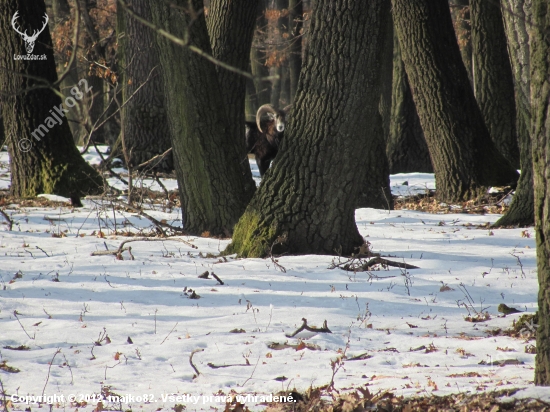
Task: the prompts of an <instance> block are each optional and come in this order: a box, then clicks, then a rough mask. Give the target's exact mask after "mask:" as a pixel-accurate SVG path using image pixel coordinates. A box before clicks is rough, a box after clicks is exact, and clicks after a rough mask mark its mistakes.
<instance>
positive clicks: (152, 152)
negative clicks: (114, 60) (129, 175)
mask: <svg viewBox="0 0 550 412" xmlns="http://www.w3.org/2000/svg"><path fill="white" fill-rule="evenodd" d="M132 8H133V10H134V11H135V12H136V13H138V14H139V15H140V16H142V17H143V18H145V19H147V20H150V19H151V10H150V8H149V2H148V1H147V0H134V1H133V2H132ZM117 32H118V38H119V40H118V61H119V65H120V67H121V78H120V79H119V83H121V84H122V102H121V103H124V107H123V108H122V116H121V118H122V122H123V127H124V140H125V142H124V143H125V147H126V150H127V153H126V155H127V156H128V159H129V162H130V163H131V165H132V166H134V167H135V166H138V165H139V164H141V163H143V162H146V161H148V160H149V159H151V158H153V157H154V156H156V155H159V154H162V153H164V152H165V151H166V150H168V149H169V148H170V146H171V141H170V129H169V127H168V121H167V118H166V116H167V114H166V107H165V103H164V85H163V80H162V71H161V68H160V61H159V58H158V55H157V50H156V47H155V38H154V35H155V33H154V32H153V30H151V29H150V28H148V27H143V25H142V24H140V23H139V22H138V21H136V20H135V19H133V18H132V17H131V16H129V15H128V14H127V13H125V12H124V9H122V8H119V10H117ZM151 166H154V169H155V170H159V171H167V172H169V171H171V170H173V169H174V163H173V160H172V154H171V153H169V154H167V155H166V156H164V157H163V158H162V159H161V160H159V161H158V162H156V163H154V164H153V165H151Z"/></svg>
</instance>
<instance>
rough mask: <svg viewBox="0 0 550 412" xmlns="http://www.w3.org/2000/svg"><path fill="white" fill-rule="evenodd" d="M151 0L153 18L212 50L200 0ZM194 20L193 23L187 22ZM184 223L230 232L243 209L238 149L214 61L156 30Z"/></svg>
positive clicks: (193, 230) (197, 231)
mask: <svg viewBox="0 0 550 412" xmlns="http://www.w3.org/2000/svg"><path fill="white" fill-rule="evenodd" d="M172 4H175V5H176V7H170V5H168V4H165V3H163V2H151V3H150V6H151V12H152V15H153V21H154V23H155V25H157V26H158V27H161V28H163V29H164V30H167V31H168V32H170V33H172V34H173V35H175V36H178V37H179V38H184V37H186V36H187V35H188V36H189V37H188V38H189V40H190V42H191V44H192V45H194V46H196V47H198V48H199V49H201V50H203V51H205V52H206V53H208V54H210V53H211V49H210V40H209V38H208V32H207V29H206V21H205V18H204V13H202V0H195V1H193V3H192V7H194V10H188V8H187V7H188V6H189V5H190V3H189V2H188V1H187V0H178V1H175V2H173V3H172ZM191 23H192V24H191ZM156 37H157V45H158V53H159V58H160V62H161V68H162V70H163V74H164V76H163V78H164V90H165V93H166V107H167V110H168V122H169V125H170V131H171V133H170V134H171V137H172V147H173V151H174V158H175V163H176V175H177V178H178V186H179V192H180V199H181V204H182V215H183V227H184V229H185V230H186V231H187V232H188V233H190V234H193V235H201V234H204V233H205V232H207V234H209V235H210V236H218V235H222V236H228V235H229V234H230V233H231V232H232V230H233V226H234V225H235V223H237V221H238V219H239V217H240V216H241V214H242V213H243V211H244V209H245V207H246V203H247V197H246V191H245V184H247V182H246V181H245V179H244V176H243V175H242V171H241V167H240V165H239V162H241V161H242V160H243V159H242V158H241V153H239V151H238V150H237V147H236V145H235V144H234V141H233V139H231V138H229V126H228V121H227V117H226V111H225V105H224V101H223V97H222V94H221V92H220V87H219V84H218V77H217V73H216V68H215V66H214V65H213V64H212V63H210V62H208V61H207V60H206V59H204V58H203V57H201V56H199V55H198V54H196V53H193V52H191V51H190V50H188V49H187V48H184V47H181V46H178V45H176V44H174V43H172V42H170V41H168V40H167V39H166V38H164V37H162V36H160V35H158V34H157V36H156Z"/></svg>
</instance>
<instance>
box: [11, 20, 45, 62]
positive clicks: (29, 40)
mask: <svg viewBox="0 0 550 412" xmlns="http://www.w3.org/2000/svg"><path fill="white" fill-rule="evenodd" d="M18 14H19V11H16V12H15V14H14V15H13V18H12V19H11V25H12V27H13V29H14V30H15V31H16V32H17V33H19V34H20V35H21V37H23V40H24V41H25V48H26V49H27V54H31V53H32V51H33V50H34V43H35V42H36V39H37V38H38V35H39V34H40V33H42V32H43V31H44V29H45V28H46V25H47V24H48V20H49V19H48V15H47V14H46V13H44V17H45V19H46V21H45V22H44V25H43V26H42V28H41V29H40V30H35V31H34V32H33V34H32V36H29V35H28V34H27V30H25V32H24V33H21V31H20V30H19V29H18V28H17V26H16V25H15V21H16V20H17V18H18V17H19V16H18Z"/></svg>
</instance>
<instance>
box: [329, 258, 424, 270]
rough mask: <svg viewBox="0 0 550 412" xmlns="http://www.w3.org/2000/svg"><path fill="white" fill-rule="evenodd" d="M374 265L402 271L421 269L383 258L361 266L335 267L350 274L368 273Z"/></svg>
mask: <svg viewBox="0 0 550 412" xmlns="http://www.w3.org/2000/svg"><path fill="white" fill-rule="evenodd" d="M359 262H361V261H359ZM374 265H386V266H392V267H396V268H401V269H420V268H419V267H418V266H414V265H409V264H408V263H405V262H396V261H393V260H388V259H384V258H383V257H380V256H377V257H374V258H372V259H370V260H368V261H367V262H365V263H362V264H360V265H352V264H345V265H343V266H341V265H335V266H334V267H338V268H340V269H342V270H346V271H348V272H368V271H370V270H371V267H372V266H374Z"/></svg>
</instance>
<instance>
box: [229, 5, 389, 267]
mask: <svg viewBox="0 0 550 412" xmlns="http://www.w3.org/2000/svg"><path fill="white" fill-rule="evenodd" d="M388 9H389V1H387V0H373V1H369V2H358V1H354V0H336V1H334V0H318V1H317V2H316V3H315V10H314V13H313V16H312V22H311V28H310V36H311V37H310V43H309V46H308V49H307V53H306V59H305V62H304V68H303V70H302V74H301V76H300V81H299V85H298V91H297V95H296V100H295V104H294V111H293V115H292V118H291V120H290V124H289V127H288V128H287V130H286V131H285V139H284V140H283V143H282V147H281V150H280V152H279V154H278V156H277V158H276V159H275V161H274V166H273V167H272V168H270V169H269V170H268V172H267V173H266V175H265V177H264V180H263V182H262V184H261V186H260V188H259V190H258V191H257V192H256V194H255V195H254V197H253V199H252V201H251V203H250V205H249V206H248V208H247V209H246V211H245V213H244V215H243V216H242V218H241V219H240V220H239V223H238V224H237V226H236V227H235V232H234V236H233V241H232V243H231V244H230V245H229V247H228V248H227V250H226V253H238V254H239V255H241V256H248V257H253V256H256V257H259V256H266V255H268V254H269V253H270V251H271V248H272V247H273V246H275V248H274V252H281V251H286V252H288V253H293V254H304V253H315V254H335V253H342V254H350V253H352V252H353V251H354V248H356V247H358V246H360V245H361V244H362V242H363V239H362V237H361V236H360V234H359V231H358V230H357V226H356V224H355V205H356V202H357V197H358V194H359V193H360V190H361V185H362V184H363V183H364V181H365V176H367V170H368V169H367V165H366V162H365V161H364V159H365V158H366V156H367V153H368V151H369V150H370V148H371V145H372V144H373V139H372V136H373V135H374V133H381V130H380V129H381V126H380V125H381V123H380V121H379V120H377V119H376V117H377V116H378V117H379V114H378V103H379V96H380V87H379V75H378V68H379V65H380V55H381V51H382V41H383V30H382V28H383V27H385V26H384V24H385V20H384V19H385V18H386V17H385V16H387V10H388ZM342 27H346V28H347V29H346V30H342Z"/></svg>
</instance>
